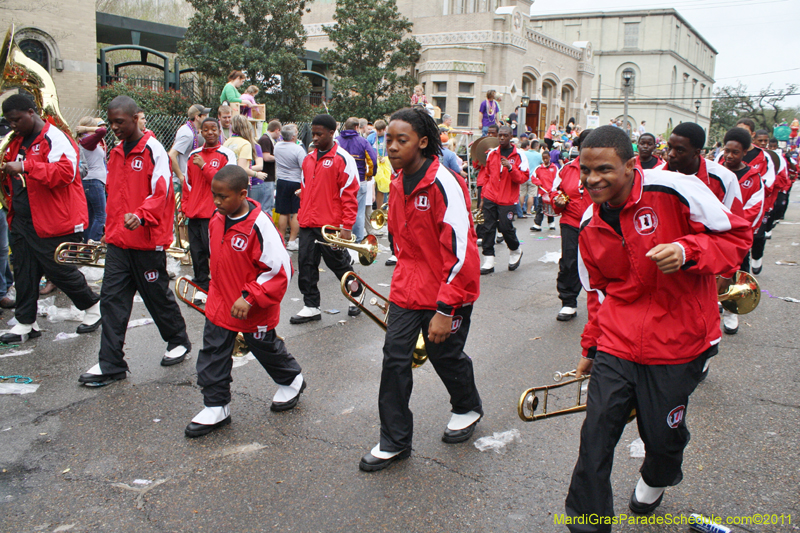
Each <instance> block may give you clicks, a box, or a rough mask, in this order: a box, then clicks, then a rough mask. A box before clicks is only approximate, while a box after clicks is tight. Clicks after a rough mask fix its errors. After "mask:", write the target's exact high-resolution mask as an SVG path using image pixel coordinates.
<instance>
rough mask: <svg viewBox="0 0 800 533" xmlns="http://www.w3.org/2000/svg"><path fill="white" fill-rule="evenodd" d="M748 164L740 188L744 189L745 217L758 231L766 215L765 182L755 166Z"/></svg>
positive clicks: (754, 229) (740, 179)
mask: <svg viewBox="0 0 800 533" xmlns="http://www.w3.org/2000/svg"><path fill="white" fill-rule="evenodd" d="M745 166H747V169H746V170H745V171H744V172H743V174H742V177H741V178H739V188H740V189H741V191H742V202H743V203H744V218H745V220H747V221H748V222H749V223H750V227H751V228H753V233H755V232H756V231H758V228H759V227H760V226H761V220H762V219H763V217H764V183H763V182H762V181H761V177H760V176H759V175H758V172H756V171H755V169H754V168H752V167H750V166H748V165H745Z"/></svg>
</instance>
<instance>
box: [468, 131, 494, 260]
mask: <svg viewBox="0 0 800 533" xmlns="http://www.w3.org/2000/svg"><path fill="white" fill-rule="evenodd" d="M498 129H499V126H498V125H497V124H492V125H491V126H489V127H488V128H487V129H486V136H487V137H497V132H498ZM472 166H473V168H475V169H477V170H478V176H477V177H476V178H475V188H476V190H477V192H478V209H479V210H481V211H483V187H484V186H485V185H486V180H487V179H488V177H489V171H488V169H487V167H486V165H485V164H483V165H481V164H480V163H478V161H476V160H473V161H472ZM485 229H486V225H485V223H484V224H480V225H479V226H478V227H477V228H475V231H476V232H477V235H478V246H480V245H481V244H482V242H483V233H484V230H485ZM498 242H499V241H498Z"/></svg>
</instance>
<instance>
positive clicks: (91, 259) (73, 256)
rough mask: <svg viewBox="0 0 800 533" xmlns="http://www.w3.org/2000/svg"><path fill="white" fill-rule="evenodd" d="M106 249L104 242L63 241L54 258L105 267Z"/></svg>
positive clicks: (174, 251) (175, 253) (175, 251)
mask: <svg viewBox="0 0 800 533" xmlns="http://www.w3.org/2000/svg"><path fill="white" fill-rule="evenodd" d="M106 250H107V248H106V245H105V244H102V243H101V244H94V243H83V242H62V243H61V244H59V245H58V247H57V248H56V251H55V253H54V254H53V259H55V261H56V263H60V264H62V265H81V266H90V267H95V268H105V266H106V265H105V257H106ZM164 251H165V252H167V253H168V254H170V255H172V256H180V255H184V254H186V253H188V252H187V250H184V249H183V248H176V247H169V248H167V249H165V250H164ZM101 260H102V262H101Z"/></svg>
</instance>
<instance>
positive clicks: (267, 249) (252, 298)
mask: <svg viewBox="0 0 800 533" xmlns="http://www.w3.org/2000/svg"><path fill="white" fill-rule="evenodd" d="M255 226H256V228H255V229H256V231H258V232H260V233H261V237H262V238H261V239H260V240H259V239H253V241H255V242H254V243H253V245H252V246H251V247H250V254H251V258H252V261H253V265H254V266H255V267H256V269H257V270H259V271H260V274H259V275H258V277H256V279H255V280H253V281H250V282H248V283H245V284H244V286H243V287H242V291H243V292H247V297H246V298H245V300H246V301H247V303H249V304H250V305H254V306H257V307H261V308H262V309H266V308H268V307H270V306H273V305H280V303H281V300H283V297H284V295H285V294H286V289H287V288H288V287H289V281H290V280H291V278H292V262H291V260H290V259H289V254H288V252H287V251H286V248H285V247H284V246H283V241H282V240H281V237H280V235H278V231H277V230H276V229H275V226H274V225H273V224H272V221H270V220H269V218H267V216H266V215H259V216H258V218H257V219H256V222H255ZM262 243H263V244H262Z"/></svg>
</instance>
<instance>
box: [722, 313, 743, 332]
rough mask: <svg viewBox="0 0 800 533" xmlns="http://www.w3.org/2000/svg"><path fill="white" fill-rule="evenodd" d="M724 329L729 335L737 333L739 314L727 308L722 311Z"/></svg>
mask: <svg viewBox="0 0 800 533" xmlns="http://www.w3.org/2000/svg"><path fill="white" fill-rule="evenodd" d="M722 330H723V331H724V332H725V333H726V334H728V335H736V332H737V331H739V315H737V314H735V313H731V312H730V311H728V310H727V309H726V310H725V311H724V312H723V313H722Z"/></svg>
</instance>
